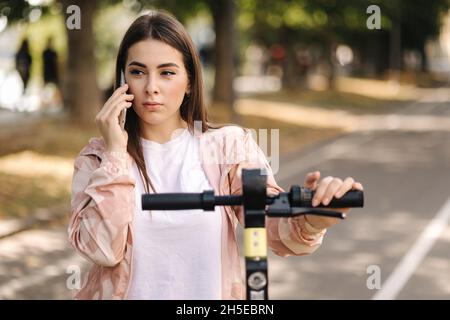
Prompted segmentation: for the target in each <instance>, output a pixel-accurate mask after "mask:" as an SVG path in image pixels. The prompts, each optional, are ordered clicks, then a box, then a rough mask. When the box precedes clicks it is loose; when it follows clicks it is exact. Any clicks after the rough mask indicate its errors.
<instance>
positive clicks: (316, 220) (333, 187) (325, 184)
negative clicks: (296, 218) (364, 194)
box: [304, 171, 363, 229]
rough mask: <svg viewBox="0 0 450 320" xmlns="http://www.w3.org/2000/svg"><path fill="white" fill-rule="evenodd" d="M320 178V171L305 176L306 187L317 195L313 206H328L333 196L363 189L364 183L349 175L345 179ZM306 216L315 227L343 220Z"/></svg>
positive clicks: (345, 211) (339, 209) (341, 209)
mask: <svg viewBox="0 0 450 320" xmlns="http://www.w3.org/2000/svg"><path fill="white" fill-rule="evenodd" d="M319 179H320V172H319V171H315V172H310V173H308V174H307V175H306V178H305V183H304V187H306V188H309V189H311V190H314V191H315V195H314V197H313V199H312V200H313V201H312V205H313V207H317V206H318V205H319V204H320V203H322V204H323V205H325V206H326V205H328V204H329V203H330V202H331V200H332V199H333V197H334V198H337V199H339V198H341V197H342V196H343V195H344V194H345V193H347V191H350V190H361V191H362V190H363V186H362V184H361V183H359V182H355V180H354V179H353V178H352V177H348V178H346V179H344V180H341V179H339V178H335V177H331V176H328V177H326V178H323V179H322V180H321V181H319ZM324 209H325V208H324ZM326 210H330V211H337V212H344V213H348V212H349V211H350V208H326ZM305 218H306V220H307V221H308V223H309V224H310V225H311V226H313V227H314V228H315V229H325V228H329V227H331V226H333V225H335V224H336V223H338V222H339V221H340V220H341V219H338V218H331V217H322V216H315V215H306V216H305Z"/></svg>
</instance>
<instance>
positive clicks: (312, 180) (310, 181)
mask: <svg viewBox="0 0 450 320" xmlns="http://www.w3.org/2000/svg"><path fill="white" fill-rule="evenodd" d="M319 179H320V171H314V172H310V173H308V174H307V175H306V178H305V182H304V183H303V186H304V187H305V188H308V189H311V190H316V188H317V181H319Z"/></svg>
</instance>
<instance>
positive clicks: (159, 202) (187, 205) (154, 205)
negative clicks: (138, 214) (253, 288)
mask: <svg viewBox="0 0 450 320" xmlns="http://www.w3.org/2000/svg"><path fill="white" fill-rule="evenodd" d="M190 209H203V210H214V192H213V191H205V192H203V193H161V194H143V195H142V210H190Z"/></svg>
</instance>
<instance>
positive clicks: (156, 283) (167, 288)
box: [127, 129, 222, 300]
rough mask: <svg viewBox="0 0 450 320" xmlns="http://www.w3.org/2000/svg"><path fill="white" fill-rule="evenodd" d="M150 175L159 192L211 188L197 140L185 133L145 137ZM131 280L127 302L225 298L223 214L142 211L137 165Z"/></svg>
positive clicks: (145, 155) (134, 172)
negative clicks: (166, 137)
mask: <svg viewBox="0 0 450 320" xmlns="http://www.w3.org/2000/svg"><path fill="white" fill-rule="evenodd" d="M141 141H142V147H143V153H144V159H145V164H146V167H147V172H148V175H149V177H150V179H151V181H152V183H153V185H154V187H155V189H156V191H157V192H158V193H164V192H203V191H205V190H212V189H213V188H212V187H211V185H210V183H209V182H208V180H207V178H206V175H205V173H204V171H203V168H202V167H201V163H200V157H199V151H198V148H199V141H198V139H197V138H196V137H195V136H194V135H193V134H191V133H190V132H189V130H188V129H184V130H183V131H182V133H181V134H180V135H177V136H175V138H173V139H172V140H170V141H168V142H166V143H163V144H159V143H156V142H153V141H150V140H145V139H143V138H141ZM133 174H134V178H135V179H136V188H135V190H136V194H135V196H136V209H135V214H134V220H133V235H134V237H133V263H132V268H133V270H132V279H131V283H130V288H129V291H128V296H127V298H128V299H151V300H154V299H183V300H184V299H186V300H188V299H205V300H206V299H214V300H218V299H221V274H222V270H221V268H222V267H221V212H220V209H219V207H216V209H215V211H203V210H182V211H181V210H177V211H142V210H141V195H142V193H145V191H144V188H143V183H142V179H141V178H140V176H139V173H138V170H137V166H136V164H135V163H133Z"/></svg>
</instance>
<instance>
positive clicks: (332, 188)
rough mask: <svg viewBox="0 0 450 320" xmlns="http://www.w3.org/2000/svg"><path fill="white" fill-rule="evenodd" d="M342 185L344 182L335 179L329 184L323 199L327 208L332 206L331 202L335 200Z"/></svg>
mask: <svg viewBox="0 0 450 320" xmlns="http://www.w3.org/2000/svg"><path fill="white" fill-rule="evenodd" d="M342 184H343V181H342V180H341V179H339V178H333V180H332V181H331V182H330V183H329V184H328V187H327V189H326V190H325V193H324V195H323V197H322V203H323V205H325V206H327V205H329V204H330V202H331V200H332V199H333V197H334V195H335V194H336V192H338V190H339V189H340V188H341V186H342Z"/></svg>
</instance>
